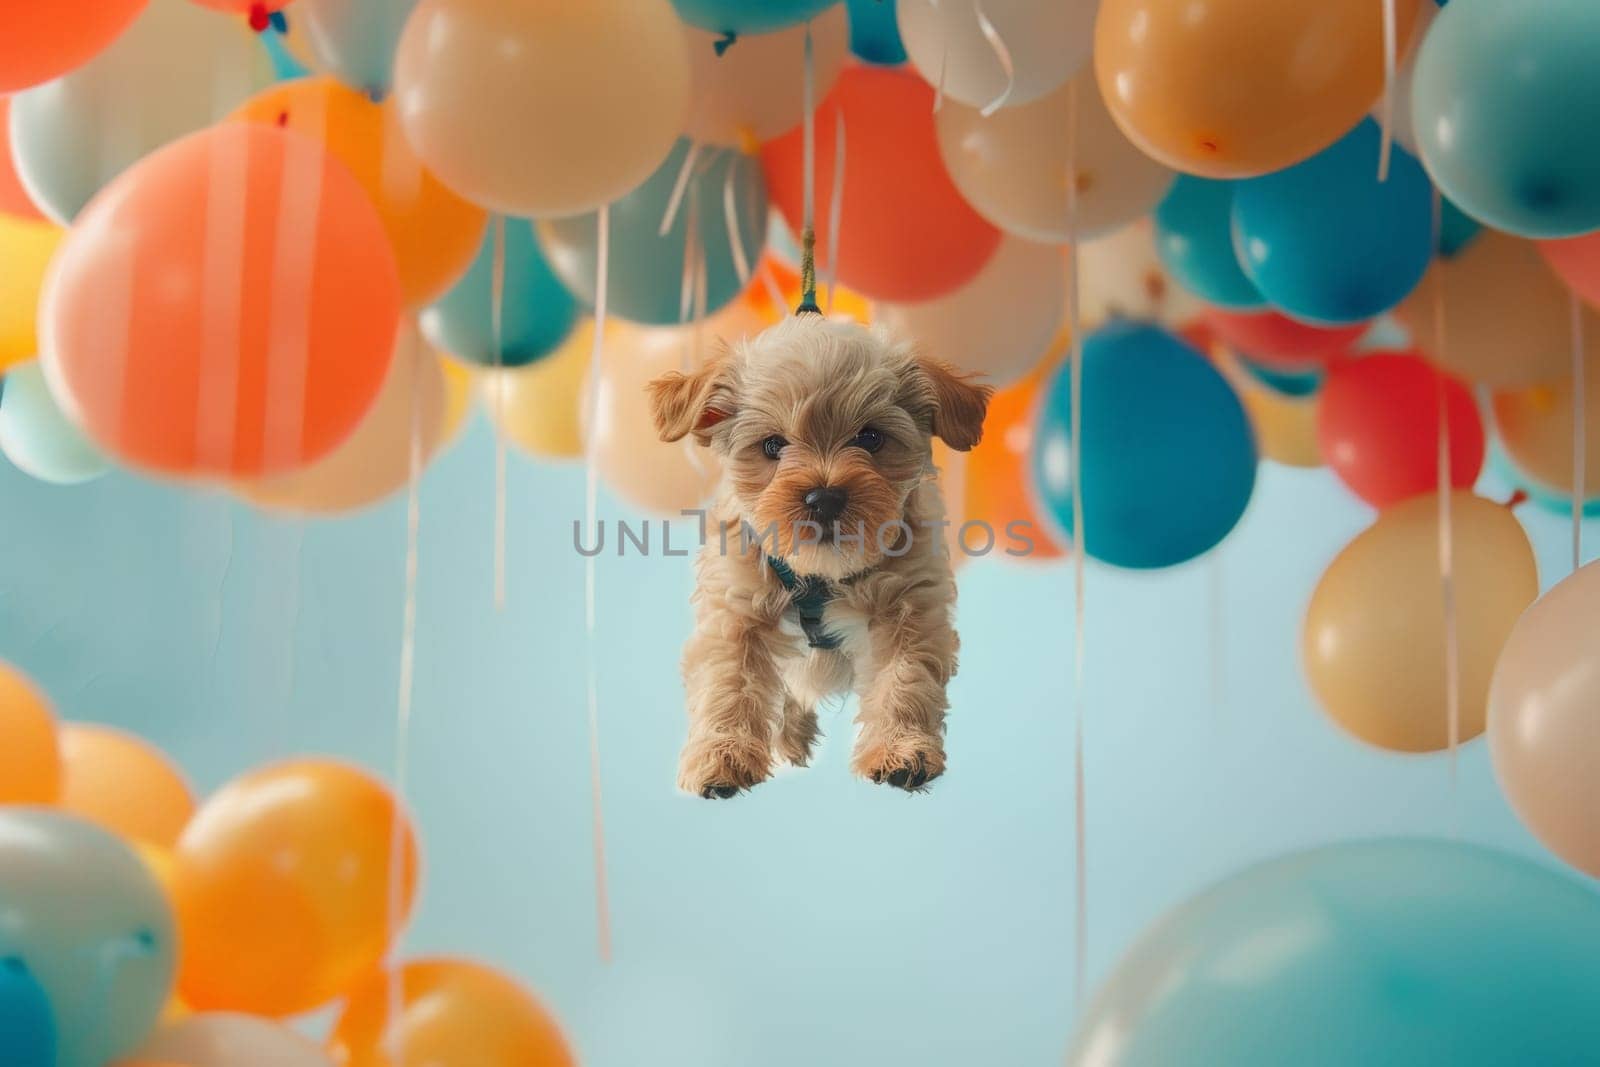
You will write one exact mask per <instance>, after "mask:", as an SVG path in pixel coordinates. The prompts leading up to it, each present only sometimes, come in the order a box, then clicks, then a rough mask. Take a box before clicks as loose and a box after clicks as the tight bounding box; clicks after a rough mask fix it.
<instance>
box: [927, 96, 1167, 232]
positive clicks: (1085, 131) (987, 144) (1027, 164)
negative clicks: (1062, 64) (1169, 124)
mask: <svg viewBox="0 0 1600 1067" xmlns="http://www.w3.org/2000/svg"><path fill="white" fill-rule="evenodd" d="M1074 97H1076V106H1077V112H1078V114H1077V123H1076V131H1077V132H1076V135H1075V136H1076V142H1075V143H1074V144H1070V145H1069V143H1068V142H1069V140H1070V139H1071V136H1070V134H1071V131H1072V129H1073V128H1074V127H1073V117H1072V111H1073V106H1074ZM935 124H936V125H937V127H938V130H939V153H940V155H942V156H943V157H944V164H945V168H946V169H947V170H948V171H949V172H950V177H951V179H952V180H953V181H954V182H955V183H956V188H957V189H959V190H961V195H962V196H964V197H965V198H966V200H967V202H968V203H969V204H971V205H972V206H973V207H974V208H975V209H976V210H977V212H978V214H980V215H982V216H983V217H984V218H986V219H988V220H989V221H990V222H992V223H994V224H995V225H996V226H998V227H1000V228H1001V229H1002V230H1007V231H1009V232H1011V233H1014V234H1017V235H1018V236H1020V237H1026V238H1028V239H1030V240H1033V241H1058V242H1059V241H1067V240H1070V239H1071V238H1072V236H1073V232H1074V229H1075V230H1076V235H1077V237H1078V238H1079V239H1085V238H1092V237H1096V236H1098V235H1100V234H1104V233H1109V232H1111V231H1112V230H1115V229H1117V228H1118V227H1121V226H1125V225H1127V224H1128V223H1130V222H1132V221H1134V220H1135V219H1137V218H1140V217H1142V216H1144V215H1148V214H1149V213H1150V212H1151V211H1152V210H1154V208H1155V206H1156V204H1158V203H1159V202H1160V201H1161V198H1162V197H1163V196H1165V195H1166V192H1167V189H1168V188H1170V187H1171V185H1172V181H1173V178H1174V177H1175V175H1174V174H1173V172H1172V171H1171V170H1169V169H1167V168H1166V167H1164V166H1162V165H1161V164H1160V163H1157V162H1155V161H1154V160H1153V159H1151V158H1150V157H1149V156H1147V155H1145V154H1144V153H1143V152H1141V151H1139V150H1138V149H1137V148H1135V147H1133V145H1132V143H1131V142H1129V140H1128V139H1127V138H1126V137H1124V136H1123V135H1122V131H1121V130H1120V129H1119V128H1118V127H1117V124H1116V123H1115V122H1113V121H1112V120H1111V113H1110V112H1109V111H1107V110H1106V105H1105V102H1104V101H1103V100H1101V98H1100V87H1099V85H1097V84H1096V83H1095V80H1094V73H1093V72H1092V71H1086V72H1084V73H1082V74H1079V75H1078V76H1077V77H1075V78H1073V79H1072V80H1071V81H1070V82H1068V83H1067V84H1066V85H1063V86H1062V87H1061V88H1059V89H1057V90H1056V91H1055V92H1053V93H1051V94H1050V95H1049V96H1045V97H1041V98H1040V99H1038V100H1035V101H1033V102H1032V103H1029V104H1021V105H1018V106H1017V107H1007V108H1002V109H1000V110H999V111H997V112H995V113H994V114H992V115H990V116H988V117H987V118H986V117H984V115H983V113H982V112H981V111H979V110H978V109H977V108H974V107H967V106H965V105H962V104H952V103H949V102H946V104H945V105H944V107H942V108H940V109H939V114H938V117H937V118H936V119H935ZM1069 156H1071V157H1073V158H1071V159H1070V160H1069ZM1069 163H1070V165H1069ZM1073 175H1075V177H1073ZM1069 180H1071V181H1074V182H1075V183H1076V185H1077V202H1076V203H1075V204H1073V203H1069V196H1068V181H1069Z"/></svg>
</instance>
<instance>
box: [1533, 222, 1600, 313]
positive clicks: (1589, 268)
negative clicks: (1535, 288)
mask: <svg viewBox="0 0 1600 1067" xmlns="http://www.w3.org/2000/svg"><path fill="white" fill-rule="evenodd" d="M1539 251H1540V252H1541V253H1542V254H1543V255H1544V260H1545V262H1546V263H1548V264H1550V269H1551V270H1553V271H1555V272H1556V276H1557V277H1558V278H1560V279H1561V280H1562V281H1563V282H1565V283H1566V284H1567V286H1568V287H1569V288H1570V289H1571V290H1572V291H1573V292H1575V293H1577V294H1578V295H1579V296H1581V297H1583V299H1584V300H1585V301H1587V302H1588V303H1589V304H1590V306H1592V307H1600V232H1597V233H1590V234H1584V235H1582V236H1581V237H1566V238H1562V239H1561V240H1558V241H1540V242H1539Z"/></svg>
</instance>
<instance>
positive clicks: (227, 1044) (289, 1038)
mask: <svg viewBox="0 0 1600 1067" xmlns="http://www.w3.org/2000/svg"><path fill="white" fill-rule="evenodd" d="M139 1056H140V1058H141V1061H142V1060H151V1061H160V1062H162V1063H171V1064H173V1065H174V1067H176V1065H179V1064H181V1065H182V1067H333V1060H332V1059H330V1058H329V1057H328V1054H327V1053H326V1052H323V1051H322V1050H321V1049H319V1048H317V1047H316V1046H315V1045H313V1044H312V1043H311V1042H310V1041H307V1040H306V1039H305V1038H303V1037H301V1036H300V1035H299V1034H297V1033H295V1032H294V1031H293V1030H290V1029H289V1028H288V1027H286V1026H279V1025H278V1024H277V1023H272V1022H268V1021H267V1020H265V1019H256V1018H252V1017H251V1016H248V1015H235V1014H232V1013H228V1012H216V1013H212V1014H207V1015H192V1016H190V1017H188V1018H186V1019H180V1020H178V1021H177V1022H175V1023H172V1024H170V1025H168V1026H165V1027H163V1028H162V1029H161V1030H160V1031H159V1032H158V1033H157V1034H156V1035H155V1036H154V1037H152V1038H151V1039H150V1040H149V1041H147V1042H146V1043H145V1046H144V1047H143V1048H142V1049H140V1050H139ZM152 1067H154V1064H152Z"/></svg>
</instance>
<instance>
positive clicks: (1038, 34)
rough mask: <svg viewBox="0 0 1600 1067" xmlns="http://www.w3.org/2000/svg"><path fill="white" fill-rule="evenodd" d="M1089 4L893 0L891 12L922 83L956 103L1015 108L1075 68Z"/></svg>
mask: <svg viewBox="0 0 1600 1067" xmlns="http://www.w3.org/2000/svg"><path fill="white" fill-rule="evenodd" d="M1096 7H1097V0H898V2H897V4H896V7H895V12H896V14H897V15H898V17H899V21H900V39H901V41H903V42H904V43H905V46H906V53H907V54H908V55H909V56H910V57H911V62H912V63H913V64H914V65H915V66H916V68H917V70H918V71H919V72H920V73H921V74H922V76H923V77H924V78H926V79H927V80H928V83H929V84H931V85H933V86H935V87H936V88H942V89H943V91H944V93H945V95H947V96H949V97H950V98H951V99H952V100H959V101H961V102H962V103H963V104H972V105H974V106H976V107H988V106H990V105H992V104H996V103H1000V105H1001V106H1004V107H1015V106H1016V105H1018V104H1026V103H1027V102H1028V101H1030V100H1037V99H1039V98H1040V97H1041V96H1044V95H1046V94H1047V93H1049V92H1051V91H1052V90H1054V89H1055V88H1056V87H1057V86H1059V85H1062V84H1063V83H1065V82H1066V80H1067V79H1068V78H1070V77H1072V76H1073V75H1074V74H1076V73H1077V72H1078V70H1079V69H1080V68H1082V66H1083V65H1084V63H1085V62H1086V61H1087V60H1088V58H1089V50H1090V46H1091V45H1092V44H1093V42H1094V16H1095V9H1096ZM985 22H987V23H988V25H989V27H990V28H992V29H993V31H994V40H991V39H990V38H989V36H988V35H987V34H986V33H985V32H984V24H985ZM1007 63H1009V64H1010V66H1011V74H1010V76H1009V77H1008V76H1007V72H1006V65H1007Z"/></svg>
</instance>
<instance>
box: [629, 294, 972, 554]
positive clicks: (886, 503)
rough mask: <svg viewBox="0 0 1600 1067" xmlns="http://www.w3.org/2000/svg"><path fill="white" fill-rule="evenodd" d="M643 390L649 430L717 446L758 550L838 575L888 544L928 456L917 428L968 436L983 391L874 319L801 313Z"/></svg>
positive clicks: (958, 440)
mask: <svg viewBox="0 0 1600 1067" xmlns="http://www.w3.org/2000/svg"><path fill="white" fill-rule="evenodd" d="M650 392H651V400H652V406H653V410H654V412H655V420H656V428H657V430H658V431H659V432H660V434H661V438H662V440H665V441H676V440H679V439H680V438H682V437H685V436H687V435H689V434H693V435H694V437H695V439H696V440H698V441H699V442H700V443H701V444H703V445H707V446H709V447H711V448H712V449H714V450H715V451H717V452H718V453H719V454H721V455H722V456H723V457H724V458H723V465H724V469H725V471H726V474H725V479H726V483H727V485H728V487H729V488H730V489H731V491H732V496H733V499H734V501H735V502H736V504H737V506H738V508H739V511H740V516H741V518H743V519H744V521H745V522H746V523H748V524H749V525H750V526H751V527H753V528H754V530H755V531H756V533H757V535H759V536H760V537H761V538H762V539H763V546H764V547H765V548H766V549H767V550H768V551H774V550H775V551H776V553H777V554H779V555H782V556H784V557H786V558H787V559H788V560H789V561H790V563H791V565H792V566H793V567H794V569H795V570H796V571H797V572H799V573H801V574H817V575H822V576H824V577H829V578H842V577H845V576H847V575H850V574H854V573H856V572H857V571H860V570H863V569H865V568H867V567H870V566H872V565H873V564H875V563H877V562H878V561H879V560H881V559H882V558H883V557H884V556H885V555H886V554H887V553H889V552H892V553H894V554H896V555H899V554H900V553H901V550H902V548H903V547H904V546H903V539H904V538H905V537H906V536H907V533H906V531H905V530H904V529H903V528H902V527H900V526H898V525H897V523H899V522H900V521H901V520H902V519H903V518H904V515H905V507H906V501H907V499H908V498H909V497H910V496H911V493H912V491H913V490H914V489H915V488H916V486H917V484H918V483H919V482H920V481H921V480H922V479H923V477H924V476H925V474H926V472H927V471H928V469H929V467H930V465H931V461H930V448H929V442H930V439H931V438H932V437H933V436H935V435H937V436H938V437H940V438H942V439H943V440H944V442H945V443H946V444H948V445H949V446H950V447H951V448H955V449H960V450H963V451H965V450H966V449H969V448H971V447H972V446H973V445H975V444H977V443H978V440H979V438H980V437H981V436H982V434H983V417H984V412H985V411H986V409H987V407H988V402H989V394H990V393H991V390H990V389H989V388H988V387H987V386H980V385H975V384H973V383H972V382H970V381H968V380H967V379H966V378H965V377H963V376H962V375H960V374H958V373H956V372H955V371H953V370H952V369H951V368H950V367H949V366H947V365H946V364H943V363H940V362H937V361H935V360H930V359H927V358H925V357H921V356H919V355H917V354H916V353H915V352H914V351H913V350H912V348H911V347H910V346H909V345H905V344H900V343H897V342H895V341H894V340H892V339H891V338H890V337H889V335H888V334H887V333H886V332H884V331H882V330H868V329H866V328H865V327H862V326H857V325H854V324H852V323H841V322H831V321H828V320H826V319H824V318H822V317H821V316H819V315H801V316H796V317H793V318H788V319H785V320H784V321H782V322H780V323H778V324H777V325H776V326H773V327H771V328H769V329H767V330H766V331H764V332H763V333H761V334H759V335H758V336H756V337H753V338H748V339H746V340H743V341H741V342H739V343H738V344H736V345H734V346H733V347H732V348H728V349H724V350H722V351H720V352H718V353H717V354H716V355H715V356H714V357H713V358H712V359H711V360H710V361H709V362H708V363H707V364H706V366H705V367H703V368H702V369H701V370H699V371H697V372H695V373H693V374H677V373H673V374H667V375H664V376H663V377H661V378H658V379H656V380H655V381H654V382H652V383H650ZM910 536H914V537H930V536H933V537H937V536H938V534H937V532H936V531H931V530H927V529H912V530H911V531H910Z"/></svg>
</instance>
